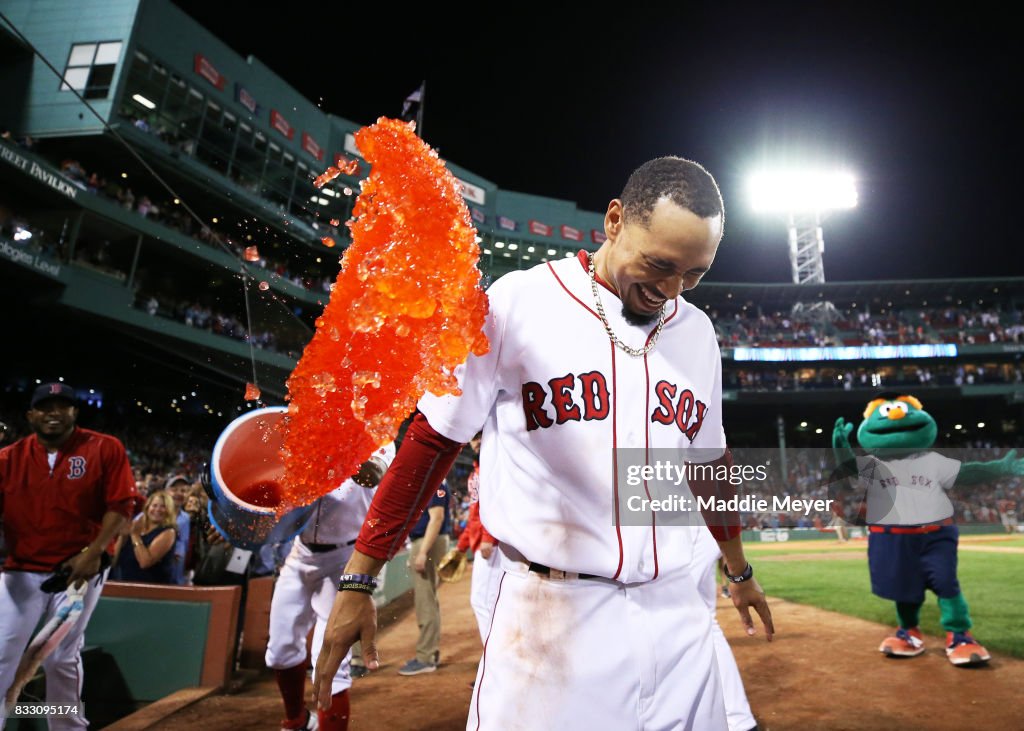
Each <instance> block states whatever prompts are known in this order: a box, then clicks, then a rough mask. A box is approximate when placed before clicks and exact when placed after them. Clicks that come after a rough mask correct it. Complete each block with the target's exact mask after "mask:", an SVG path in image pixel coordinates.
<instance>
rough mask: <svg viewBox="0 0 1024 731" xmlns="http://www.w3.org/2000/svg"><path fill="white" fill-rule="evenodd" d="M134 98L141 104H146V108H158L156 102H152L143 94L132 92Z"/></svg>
mask: <svg viewBox="0 0 1024 731" xmlns="http://www.w3.org/2000/svg"><path fill="white" fill-rule="evenodd" d="M132 99H133V100H134V101H137V102H138V103H139V104H141V105H142V106H144V107H145V108H146V109H156V104H154V103H153V102H151V101H150V100H149V99H147V98H146V97H144V96H142V94H132Z"/></svg>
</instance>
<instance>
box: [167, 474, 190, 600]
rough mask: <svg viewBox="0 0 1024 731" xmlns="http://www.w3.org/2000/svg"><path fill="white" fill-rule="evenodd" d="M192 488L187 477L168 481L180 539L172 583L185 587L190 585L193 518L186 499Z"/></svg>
mask: <svg viewBox="0 0 1024 731" xmlns="http://www.w3.org/2000/svg"><path fill="white" fill-rule="evenodd" d="M191 488H192V483H190V482H189V481H188V478H187V477H185V475H174V476H172V477H171V478H170V479H168V480H167V485H166V486H165V489H166V490H167V493H168V494H169V495H170V496H171V497H172V498H174V505H175V507H176V508H177V517H176V519H175V520H176V526H177V529H178V537H177V538H176V539H175V541H174V559H173V562H172V563H171V583H172V584H178V585H179V586H183V585H185V584H187V583H188V575H187V574H186V572H185V558H186V554H187V551H188V543H189V530H190V527H191V526H190V522H191V518H190V517H189V514H188V513H186V512H185V498H186V497H188V491H189V490H190V489H191Z"/></svg>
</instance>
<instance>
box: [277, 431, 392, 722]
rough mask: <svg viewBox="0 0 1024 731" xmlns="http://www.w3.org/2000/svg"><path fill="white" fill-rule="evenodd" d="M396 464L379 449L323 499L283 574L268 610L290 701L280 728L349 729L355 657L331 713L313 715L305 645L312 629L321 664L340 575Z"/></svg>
mask: <svg viewBox="0 0 1024 731" xmlns="http://www.w3.org/2000/svg"><path fill="white" fill-rule="evenodd" d="M394 456H395V445H394V444H387V445H385V446H383V447H381V448H380V449H378V450H377V451H376V452H375V453H374V454H373V456H372V457H371V458H370V459H369V460H368V461H367V462H366V463H364V464H363V466H362V468H361V469H360V471H359V473H358V474H356V475H355V476H354V478H350V479H348V480H345V482H343V483H342V484H341V486H340V487H338V488H337V489H336V490H334V491H333V492H329V493H327V494H326V495H324V496H323V497H322V498H320V499H319V500H318V501H317V505H316V507H315V508H314V509H313V512H312V514H311V516H310V519H309V522H308V523H307V524H306V527H305V528H304V529H303V530H302V532H301V533H300V534H299V535H298V536H296V537H295V540H294V541H293V543H292V550H291V552H290V553H289V554H288V557H287V558H286V559H285V562H284V565H283V566H282V567H281V573H280V575H279V576H278V578H277V581H276V582H275V584H274V596H273V599H272V600H271V603H270V638H269V641H268V642H267V655H266V662H267V667H270V668H273V669H274V675H275V676H276V679H277V684H278V688H279V689H280V691H281V698H282V700H283V701H284V706H285V720H284V721H283V722H282V728H285V729H316V728H320V729H322V730H323V731H333V730H334V729H344V728H347V724H348V715H349V714H348V705H349V701H348V693H347V692H346V691H347V690H348V689H349V688H350V687H351V686H352V678H351V675H350V674H349V661H350V659H351V657H350V655H347V656H346V657H345V659H344V662H342V664H341V666H340V667H339V668H338V671H337V673H336V674H335V676H334V679H333V681H332V683H331V696H332V704H331V708H330V709H327V710H324V711H320V712H319V713H318V714H312V713H310V712H309V711H307V710H306V707H305V684H306V656H307V653H306V638H307V636H308V635H309V630H310V628H311V627H312V628H313V645H312V652H313V663H314V664H315V663H316V658H317V655H318V654H319V652H320V645H321V642H322V639H323V633H324V625H325V623H326V621H327V617H328V614H329V613H330V611H331V605H332V604H333V603H334V595H335V593H337V590H338V588H337V587H338V580H339V578H340V577H341V572H342V569H343V568H344V566H345V562H346V561H348V559H349V556H351V555H352V548H353V546H354V545H355V542H356V536H357V535H358V534H359V528H360V527H361V526H362V524H363V519H364V518H365V517H366V510H367V508H368V507H369V506H370V501H371V500H372V499H373V493H374V492H375V490H376V485H377V483H378V482H379V481H380V478H381V476H382V475H383V474H384V472H385V471H386V470H387V468H388V466H389V465H390V464H391V460H392V459H393V458H394Z"/></svg>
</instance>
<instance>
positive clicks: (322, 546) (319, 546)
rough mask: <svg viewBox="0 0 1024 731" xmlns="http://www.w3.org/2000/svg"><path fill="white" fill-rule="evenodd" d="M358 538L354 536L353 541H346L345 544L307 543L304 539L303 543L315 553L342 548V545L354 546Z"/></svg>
mask: <svg viewBox="0 0 1024 731" xmlns="http://www.w3.org/2000/svg"><path fill="white" fill-rule="evenodd" d="M356 540H357V539H355V538H353V539H352V540H351V541H349V542H348V543H345V544H341V543H306V542H305V541H303V542H302V545H304V546H305V547H306V548H308V549H309V550H310V551H312V552H313V553H327V552H328V551H333V550H334V549H336V548H341V547H342V545H345V546H353V545H355V542H356Z"/></svg>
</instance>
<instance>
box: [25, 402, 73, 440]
mask: <svg viewBox="0 0 1024 731" xmlns="http://www.w3.org/2000/svg"><path fill="white" fill-rule="evenodd" d="M25 417H26V419H28V423H29V426H31V427H32V431H34V432H35V433H36V435H37V436H38V437H39V439H40V440H41V441H43V442H44V443H54V444H59V443H61V442H62V441H63V440H64V439H65V438H67V436H68V435H70V434H71V430H72V429H74V428H75V419H76V418H77V417H78V409H77V408H76V407H75V405H74V404H72V403H71V402H70V401H67V400H66V399H62V398H50V399H46V400H45V401H40V402H39V403H38V404H36V405H35V406H34V407H32V408H31V409H29V410H28V412H27V413H26V414H25Z"/></svg>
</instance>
